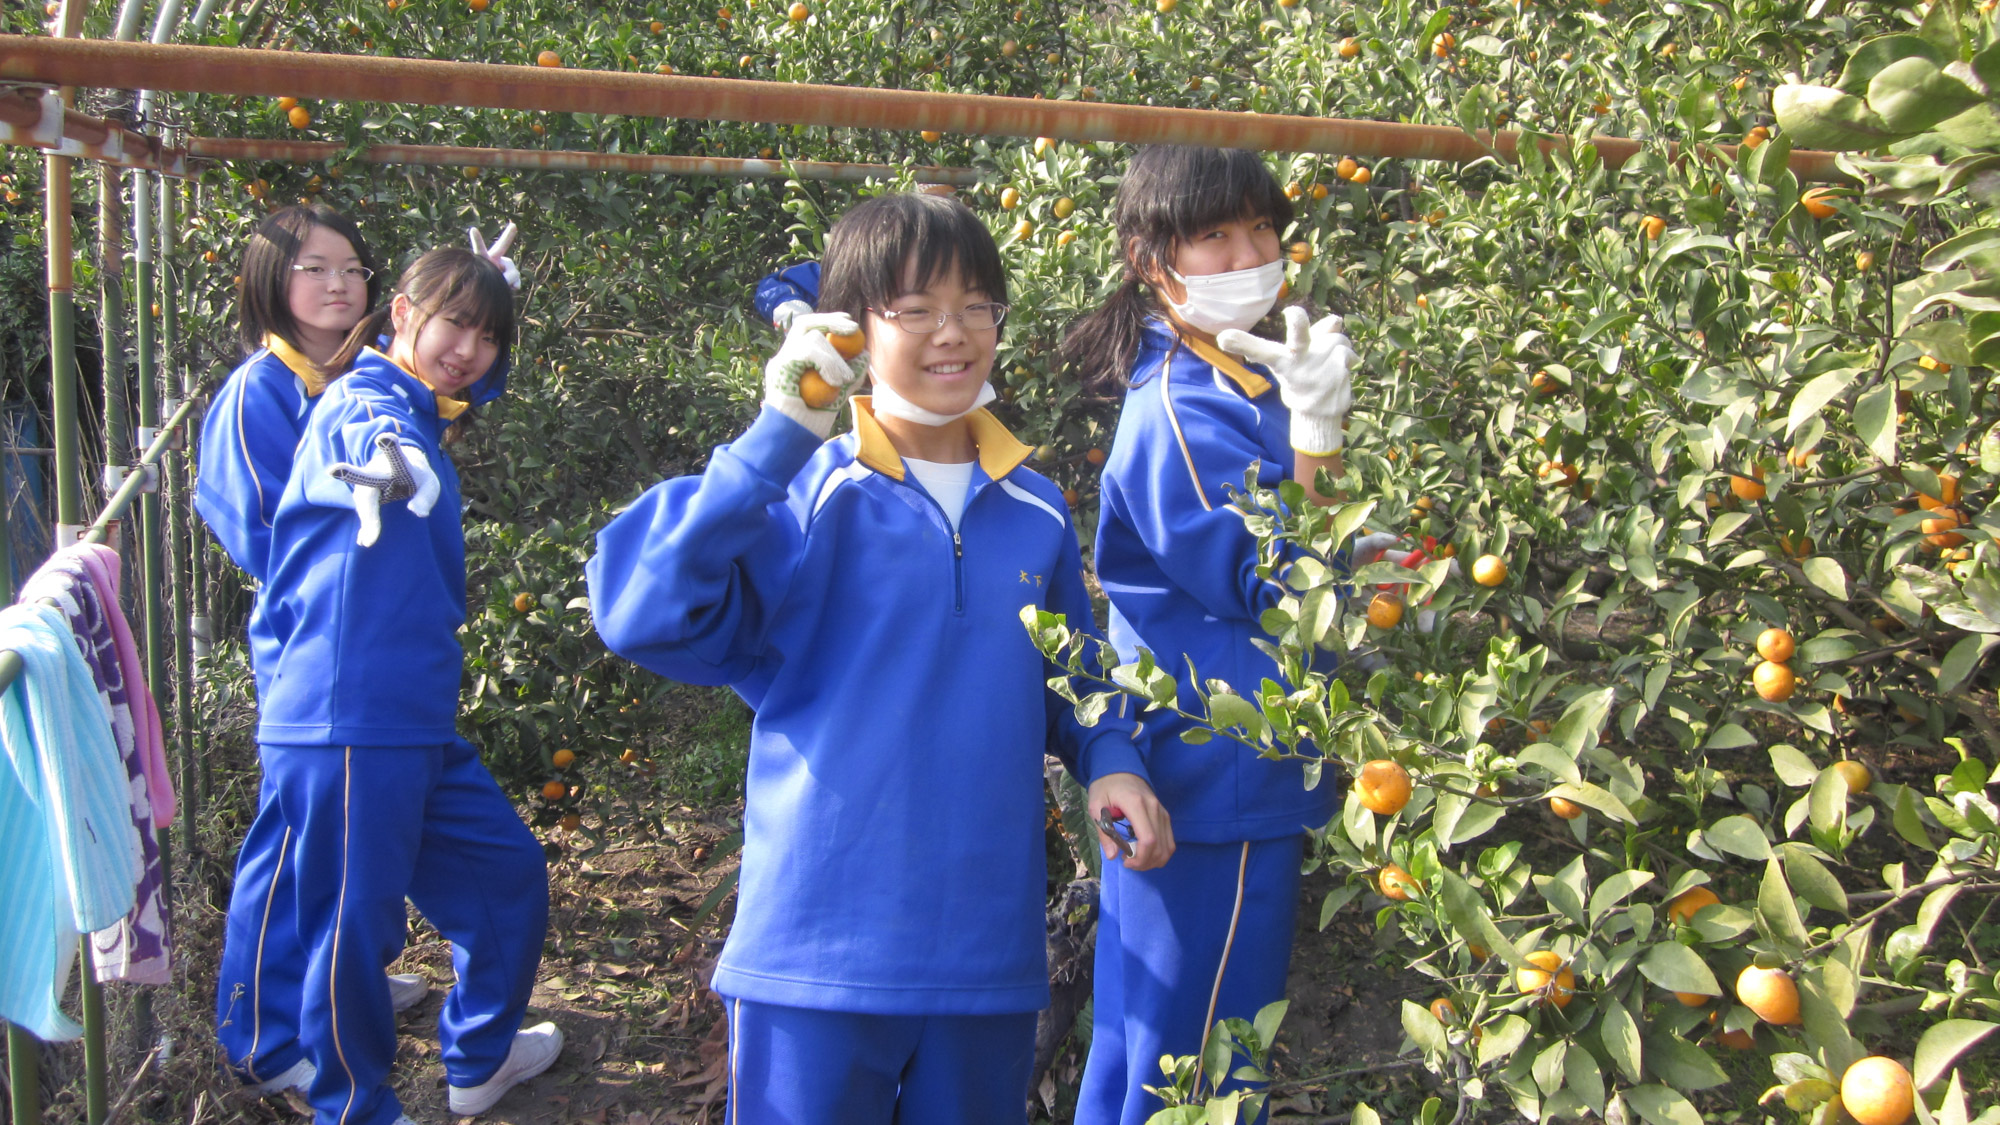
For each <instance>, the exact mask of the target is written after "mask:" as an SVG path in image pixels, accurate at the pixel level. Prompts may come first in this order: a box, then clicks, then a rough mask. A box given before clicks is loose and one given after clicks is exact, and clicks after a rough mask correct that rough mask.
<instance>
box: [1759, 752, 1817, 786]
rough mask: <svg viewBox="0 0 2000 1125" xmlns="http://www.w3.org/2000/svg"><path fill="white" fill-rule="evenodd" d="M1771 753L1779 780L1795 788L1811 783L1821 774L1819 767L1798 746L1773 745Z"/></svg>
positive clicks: (1772, 762)
mask: <svg viewBox="0 0 2000 1125" xmlns="http://www.w3.org/2000/svg"><path fill="white" fill-rule="evenodd" d="M1770 753H1771V768H1772V769H1773V770H1775V771H1776V772H1777V774H1778V780H1779V781H1781V782H1784V783H1785V784H1786V785H1789V786H1791V787H1792V788H1794V789H1798V788H1803V787H1804V786H1807V785H1811V784H1812V783H1813V780H1814V779H1815V778H1817V777H1818V776H1819V767H1818V766H1815V765H1813V763H1812V759H1811V758H1808V757H1806V756H1805V755H1804V754H1802V753H1800V752H1799V751H1798V749H1797V748H1796V747H1792V746H1787V745H1784V744H1782V743H1781V744H1779V745H1777V746H1773V747H1771V751H1770Z"/></svg>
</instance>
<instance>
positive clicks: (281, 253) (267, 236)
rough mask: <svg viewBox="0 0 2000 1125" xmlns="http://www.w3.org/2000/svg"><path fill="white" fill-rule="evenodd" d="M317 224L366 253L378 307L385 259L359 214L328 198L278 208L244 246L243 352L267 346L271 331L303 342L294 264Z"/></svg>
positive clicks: (239, 322)
mask: <svg viewBox="0 0 2000 1125" xmlns="http://www.w3.org/2000/svg"><path fill="white" fill-rule="evenodd" d="M317 227H325V228H326V229H328V230H330V231H332V232H333V233H335V234H337V235H339V236H341V237H342V238H345V239H346V240H347V243H348V245H350V246H352V247H354V256H355V257H357V258H359V259H361V265H362V267H363V268H365V269H368V270H370V271H372V272H373V273H374V276H373V277H370V278H369V279H368V304H367V308H368V309H371V310H372V309H373V308H374V307H375V302H376V301H377V300H379V299H380V298H381V296H382V285H383V278H382V268H381V265H380V263H378V262H377V261H376V260H375V255H374V254H373V252H371V251H370V250H369V249H368V240H367V239H365V238H363V237H361V228H360V227H358V226H356V225H355V223H354V220H353V219H350V218H348V217H347V216H346V215H343V214H341V213H340V212H338V211H336V210H334V209H333V208H331V207H328V206H327V205H326V204H324V203H311V204H301V205H296V206H292V207H283V208H280V209H278V210H276V211H273V212H271V213H270V214H269V215H267V216H265V217H264V221H263V222H260V223H258V224H257V228H256V229H255V230H253V231H251V232H250V243H249V245H248V246H246V247H244V249H243V268H242V271H241V276H242V281H241V282H239V283H238V285H237V288H236V344H237V346H238V347H239V348H241V349H242V352H243V358H245V359H247V358H249V357H250V355H251V354H252V353H254V352H256V351H257V350H258V349H259V348H262V347H263V346H264V338H265V337H266V336H276V337H278V338H279V339H281V340H283V341H284V342H285V343H287V344H290V345H291V346H292V347H293V348H298V347H299V323H298V321H297V320H296V319H294V318H293V316H292V302H291V299H290V294H291V288H292V264H293V263H294V262H296V261H297V260H298V257H299V249H300V248H301V247H303V246H304V245H305V242H306V239H307V238H308V237H310V236H311V234H312V232H313V230H314V229H315V228H317ZM300 350H303V349H300ZM334 370H335V371H336V372H338V371H345V370H346V368H345V367H344V366H343V367H339V368H335V369H334Z"/></svg>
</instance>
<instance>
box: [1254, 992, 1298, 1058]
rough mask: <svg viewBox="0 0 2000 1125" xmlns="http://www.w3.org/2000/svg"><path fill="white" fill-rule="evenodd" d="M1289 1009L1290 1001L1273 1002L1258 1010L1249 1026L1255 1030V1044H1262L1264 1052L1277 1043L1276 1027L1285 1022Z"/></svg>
mask: <svg viewBox="0 0 2000 1125" xmlns="http://www.w3.org/2000/svg"><path fill="white" fill-rule="evenodd" d="M1291 1007H1292V1002H1291V1001H1290V1000H1273V1001H1271V1002H1270V1003H1269V1004H1266V1005H1264V1006H1263V1007H1262V1008H1260V1009H1258V1011H1257V1019H1256V1021H1255V1022H1254V1023H1252V1024H1251V1026H1252V1027H1254V1028H1255V1029H1256V1030H1257V1042H1259V1043H1262V1044H1263V1045H1264V1049H1265V1050H1267V1051H1268V1050H1270V1049H1271V1044H1273V1043H1276V1042H1277V1041H1278V1025H1280V1024H1282V1023H1284V1022H1285V1013H1286V1012H1288V1011H1290V1010H1291Z"/></svg>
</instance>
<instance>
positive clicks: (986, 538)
mask: <svg viewBox="0 0 2000 1125" xmlns="http://www.w3.org/2000/svg"><path fill="white" fill-rule="evenodd" d="M824 267H825V288H824V290H823V291H822V293H821V296H820V301H819V307H820V308H821V309H824V310H827V311H826V312H822V313H817V314H813V313H807V314H802V315H799V316H797V317H794V318H793V319H792V321H791V325H790V328H789V330H788V333H787V337H786V342H785V344H784V346H783V347H782V348H780V350H779V352H778V354H777V355H776V356H775V357H774V358H773V359H772V360H771V362H770V364H769V366H768V367H767V368H766V377H765V400H764V409H763V411H762V414H761V415H760V416H759V417H758V419H757V421H756V422H755V423H754V424H752V425H751V427H750V429H749V430H748V432H746V433H745V434H744V435H743V436H742V437H741V438H739V439H737V440H736V441H735V442H734V443H732V444H730V445H726V446H723V447H721V448H719V449H717V450H716V451H715V453H714V455H713V457H712V458H711V459H710V461H709V464H708V468H707V470H706V471H705V472H704V473H702V474H701V475H700V476H693V477H684V478H680V479H676V480H669V481H666V482H664V483H661V484H659V485H656V486H654V487H653V488H652V489H651V490H650V491H648V492H647V493H646V494H645V495H644V496H642V497H641V498H640V499H639V500H638V501H637V502H636V503H635V504H633V505H632V506H631V507H630V508H629V509H627V510H626V511H625V512H624V513H623V514H621V515H620V516H619V517H618V518H616V519H615V520H613V521H612V522H611V523H610V524H609V525H608V526H606V527H605V528H604V530H603V531H602V532H601V533H600V534H599V536H598V553H597V555H596V557H594V558H593V559H592V560H591V561H590V564H589V567H588V574H589V579H590V597H591V607H592V611H593V613H594V614H595V616H596V621H597V629H598V632H599V633H600V634H601V635H602V636H603V638H604V640H605V642H606V643H607V644H608V645H609V646H610V647H611V648H612V649H613V650H614V651H616V652H619V653H621V654H623V655H625V656H627V657H630V658H631V659H633V660H636V661H638V662H639V663H641V664H643V665H645V666H646V667H648V668H650V669H652V670H654V671H656V672H659V673H661V674H662V675H667V676H672V677H674V678H676V679H680V680H685V681H689V682H695V683H710V684H729V685H731V686H732V687H734V688H735V689H736V690H737V692H738V693H740V694H741V695H742V696H743V698H744V699H745V700H747V701H748V702H749V703H750V705H751V706H752V707H753V708H754V709H755V710H756V720H755V723H754V725H753V728H752V734H751V742H750V768H749V776H748V780H747V783H746V787H745V800H746V808H745V813H744V843H743V865H742V882H741V884H740V887H739V900H738V906H737V911H736V918H735V922H734V924H733V926H732V929H731V931H730V934H729V939H728V943H727V945H726V946H725V947H724V949H723V951H722V955H721V958H720V961H719V964H718V965H717V968H716V972H715V977H714V981H713V987H714V989H715V990H716V991H717V992H718V993H720V994H721V995H722V996H723V997H724V999H725V1002H726V1007H727V1011H728V1017H729V1021H730V1035H731V1039H730V1054H729V1061H730V1091H729V1120H730V1121H731V1122H733V1123H736V1125H766V1123H780V1122H783V1123H796V1122H813V1123H814V1125H843V1123H850V1122H852V1123H856V1125H887V1123H889V1122H892V1121H903V1122H924V1123H925V1125H958V1123H967V1125H969V1123H989V1122H990V1123H1001V1122H1013V1123H1019V1122H1023V1121H1025V1120H1026V1113H1027V1109H1026V1106H1027V1097H1028V1089H1027V1086H1028V1078H1029V1069H1030V1067H1031V1065H1032V1062H1033V1057H1034V1030H1035V1015H1036V1012H1037V1011H1038V1010H1039V1009H1041V1008H1042V1007H1044V1006H1045V1005H1046V1004H1047V1003H1048V995H1049V993H1048V976H1047V966H1046V960H1045V955H1044V927H1043V903H1044V895H1045V887H1046V883H1045V879H1046V873H1045V870H1044V862H1043V842H1042V825H1043V823H1044V808H1045V806H1044V798H1043V788H1042V764H1041V763H1042V758H1043V753H1044V750H1045V748H1046V749H1051V750H1054V751H1055V752H1056V753H1058V754H1059V755H1060V756H1061V757H1062V758H1063V759H1064V762H1065V764H1066V765H1067V766H1068V767H1069V768H1070V769H1071V770H1072V771H1074V772H1075V774H1076V776H1077V777H1078V778H1079V779H1080V780H1082V781H1083V782H1084V783H1085V784H1087V785H1088V786H1089V790H1090V798H1091V805H1092V808H1093V809H1096V808H1103V807H1107V806H1115V807H1117V808H1118V809H1119V810H1121V811H1122V812H1124V813H1125V814H1126V815H1127V816H1129V818H1130V820H1131V822H1132V825H1133V827H1134V829H1135V832H1136V836H1137V846H1136V851H1135V853H1134V855H1133V856H1132V858H1131V859H1130V860H1128V862H1129V863H1130V864H1132V865H1133V866H1135V867H1152V866H1156V865H1157V864H1159V863H1160V862H1163V861H1164V860H1165V859H1166V857H1167V856H1168V855H1169V854H1170V853H1171V850H1172V835H1171V830H1170V828H1169V826H1168V823H1167V820H1166V817H1165V816H1164V814H1163V813H1162V812H1161V811H1160V809H1159V806H1158V804H1157V803H1156V802H1155V801H1154V800H1153V798H1152V793H1151V789H1150V788H1149V787H1148V785H1147V784H1146V782H1145V770H1146V767H1145V764H1144V759H1143V755H1142V754H1141V753H1139V751H1138V748H1137V746H1136V745H1135V740H1134V736H1135V734H1136V731H1137V727H1136V725H1135V724H1134V723H1133V722H1131V721H1130V720H1127V719H1125V718H1122V717H1120V716H1119V715H1118V714H1116V713H1114V714H1112V715H1110V716H1107V717H1106V718H1105V719H1104V720H1103V721H1101V722H1099V723H1098V724H1097V725H1096V726H1094V727H1085V726H1081V725H1079V724H1078V722H1077V721H1076V718H1075V712H1074V709H1073V708H1072V707H1071V705H1070V704H1068V703H1067V702H1066V701H1064V700H1062V699H1061V698H1060V697H1058V696H1057V695H1055V694H1054V693H1053V692H1051V691H1050V690H1049V688H1048V687H1047V684H1046V682H1045V681H1046V678H1047V677H1048V676H1049V675H1050V674H1051V670H1050V666H1049V665H1048V663H1047V662H1046V661H1044V660H1043V659H1042V657H1041V656H1040V655H1039V654H1038V653H1037V652H1036V651H1035V649H1034V647H1033V646H1032V645H1031V644H1030V642H1029V639H1028V637H1027V635H1026V633H1025V631H1024V630H1023V627H1022V622H1021V613H1022V611H1023V608H1024V607H1037V608H1045V609H1048V610H1052V611H1056V612H1061V613H1065V614H1067V615H1068V618H1069V621H1070V622H1071V623H1072V624H1073V625H1075V626H1077V627H1080V628H1088V627H1089V626H1090V621H1091V614H1090V601H1089V597H1088V594H1087V593H1086V590H1085V587H1084V584H1083V574H1082V566H1081V555H1080V551H1079V548H1078V543H1077V534H1076V529H1075V527H1074V525H1073V524H1072V523H1071V522H1070V519H1069V515H1068V512H1067V509H1066V508H1065V506H1064V503H1063V499H1062V494H1061V493H1060V491H1058V490H1057V489H1056V487H1055V486H1054V485H1053V484H1051V483H1050V482H1049V481H1048V480H1046V479H1044V478H1043V477H1041V476H1040V475H1038V474H1036V473H1035V472H1033V471H1032V470H1030V469H1028V468H1026V467H1025V464H1024V462H1025V461H1026V460H1027V457H1028V449H1027V447H1026V446H1023V445H1022V444H1021V443H1020V442H1018V441H1016V440H1015V439H1014V437H1013V436H1012V435H1011V434H1009V433H1008V432H1007V430H1006V429H1005V428H1004V427H1003V426H1002V425H1001V424H1000V422H999V421H997V420H996V419H995V418H994V417H993V416H992V415H991V414H989V413H987V412H986V411H985V410H984V409H982V407H983V405H984V404H985V403H986V402H987V401H989V400H990V399H991V398H992V397H993V392H992V390H991V389H990V387H989V386H988V385H987V381H986V380H987V376H988V374H989V373H990V372H991V370H992V366H993V359H994V351H995V348H996V346H997V344H998V340H999V332H1000V322H1001V320H1002V319H1003V317H1004V315H1005V313H1006V305H1005V301H1006V295H1007V293H1006V276H1005V273H1004V271H1003V270H1002V268H1001V265H1000V258H999V251H998V249H997V248H996V247H995V245H994V243H993V239H992V236H991V235H990V234H989V233H988V232H987V231H986V228H985V227H984V226H983V225H982V224H981V223H980V222H979V219H978V217H977V216H975V215H974V214H973V213H972V212H971V211H969V210H967V209H966V207H965V206H964V205H963V204H961V203H958V202H956V201H954V200H949V199H943V198H939V197H935V196H925V195H891V196H883V197H879V198H876V199H872V200H869V201H867V202H865V203H863V204H861V205H860V206H858V207H856V208H855V209H854V210H853V211H851V212H849V213H848V214H847V215H846V216H845V217H844V218H842V219H841V220H840V222H839V223H837V224H835V226H834V227H833V229H832V231H831V232H830V233H829V235H828V238H827V252H826V256H825V259H824ZM857 326H858V327H859V329H860V331H862V332H863V333H864V334H865V336H866V341H867V358H857V359H855V360H853V361H849V360H847V359H844V358H843V357H842V355H841V353H840V352H838V351H837V350H835V348H834V347H833V346H832V344H830V343H829V338H828V334H829V333H833V334H835V335H840V334H844V333H849V332H852V331H854V330H855V329H856V328H857ZM808 370H816V371H817V372H818V373H819V376H820V379H818V380H808V384H809V385H817V384H819V383H821V382H824V383H825V384H830V385H832V386H833V387H835V388H838V389H839V390H840V391H841V392H843V393H844V392H845V391H846V390H848V389H851V388H852V387H853V384H854V383H855V382H856V381H857V380H858V379H859V378H860V377H861V375H862V373H863V372H864V371H866V373H867V374H868V376H869V378H870V379H871V380H872V387H873V392H874V393H873V395H872V396H870V397H857V398H854V399H853V400H852V402H853V403H854V429H853V431H852V432H850V433H848V434H845V435H844V436H842V437H840V438H838V439H836V440H833V441H827V440H826V436H827V434H828V433H830V432H831V429H832V425H833V421H834V416H835V414H836V413H837V411H838V410H839V403H838V401H837V400H835V401H830V402H827V401H822V402H821V403H820V405H819V406H811V405H808V404H807V402H806V401H805V399H804V397H802V393H801V379H802V377H803V376H804V374H805V373H806V372H807V371H808Z"/></svg>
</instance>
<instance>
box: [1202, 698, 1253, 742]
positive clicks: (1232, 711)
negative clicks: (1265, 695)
mask: <svg viewBox="0 0 2000 1125" xmlns="http://www.w3.org/2000/svg"><path fill="white" fill-rule="evenodd" d="M1208 722H1209V725H1210V726H1213V727H1214V728H1215V729H1216V730H1219V731H1223V730H1228V729H1230V728H1231V727H1242V728H1243V729H1244V730H1246V731H1248V732H1250V733H1251V734H1252V735H1255V734H1256V733H1257V732H1258V731H1259V730H1261V729H1263V726H1264V716H1263V714H1262V713H1261V712H1259V711H1258V710H1257V705H1256V704H1255V703H1252V702H1250V701H1249V700H1247V699H1245V698H1243V697H1242V696H1240V695H1230V694H1228V693H1226V692H1216V693H1214V694H1213V695H1210V696H1209V697H1208Z"/></svg>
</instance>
